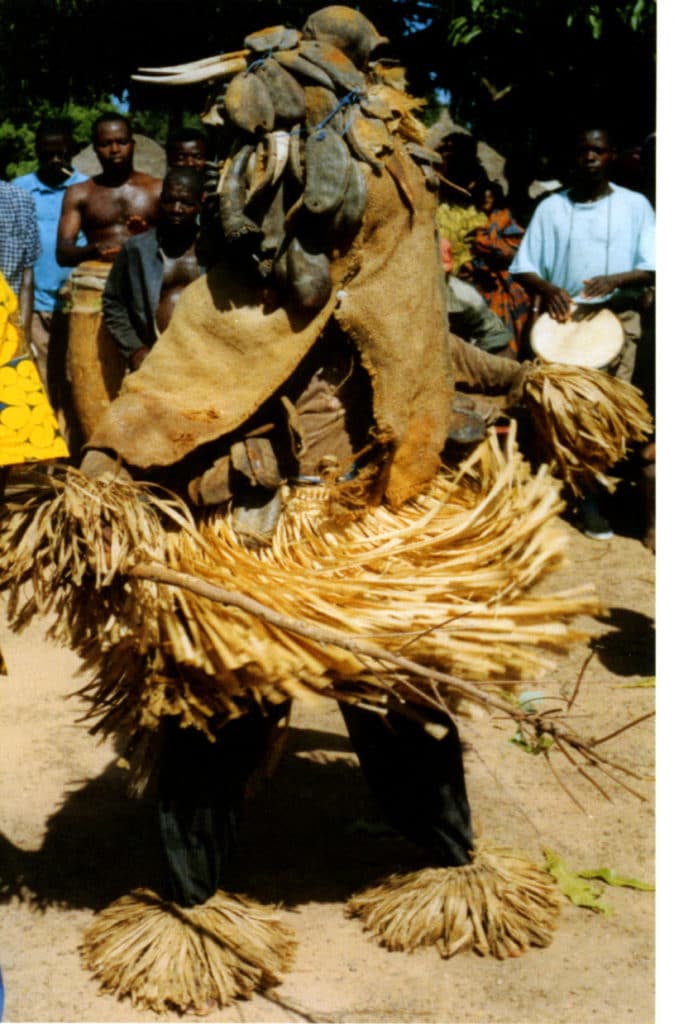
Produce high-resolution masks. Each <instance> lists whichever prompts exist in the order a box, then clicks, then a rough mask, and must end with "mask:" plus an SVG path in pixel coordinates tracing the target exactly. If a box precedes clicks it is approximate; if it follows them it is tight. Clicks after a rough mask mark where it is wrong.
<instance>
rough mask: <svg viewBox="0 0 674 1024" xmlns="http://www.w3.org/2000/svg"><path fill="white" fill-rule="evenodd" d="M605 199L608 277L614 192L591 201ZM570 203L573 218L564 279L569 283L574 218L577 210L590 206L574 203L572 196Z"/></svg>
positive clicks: (571, 219) (605, 264)
mask: <svg viewBox="0 0 674 1024" xmlns="http://www.w3.org/2000/svg"><path fill="white" fill-rule="evenodd" d="M604 198H605V199H606V241H605V251H604V274H605V275H606V276H608V271H609V253H610V248H611V212H612V205H613V204H612V202H611V200H612V199H613V190H611V191H609V192H608V194H607V195H606V196H601V197H600V198H599V199H594V200H591V202H593V203H599V202H601V200H602V199H604ZM569 202H570V203H571V216H570V218H569V236H568V238H567V242H566V254H565V258H564V279H565V280H567V281H568V279H569V266H570V263H571V243H572V241H573V227H574V218H575V214H576V209H577V208H578V207H581V206H587V205H589V204H587V203H576V202H574V200H573V199H571V196H570V195H569Z"/></svg>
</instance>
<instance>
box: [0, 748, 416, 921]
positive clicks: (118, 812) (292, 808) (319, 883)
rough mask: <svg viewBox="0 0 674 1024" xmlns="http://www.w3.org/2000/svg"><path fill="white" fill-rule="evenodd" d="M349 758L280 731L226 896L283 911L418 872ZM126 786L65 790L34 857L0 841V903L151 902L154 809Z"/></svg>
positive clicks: (114, 778) (158, 859) (122, 775)
mask: <svg viewBox="0 0 674 1024" xmlns="http://www.w3.org/2000/svg"><path fill="white" fill-rule="evenodd" d="M349 751H350V747H349V743H348V740H347V739H346V738H345V737H343V736H340V735H338V734H335V733H328V732H320V731H317V730H306V729H293V728H291V729H290V730H289V734H288V742H287V747H286V752H285V754H284V757H283V759H282V761H281V764H280V765H279V767H278V769H277V771H276V774H275V775H274V777H273V778H272V779H271V780H269V781H268V782H267V783H266V784H265V785H264V787H263V789H262V790H261V791H260V792H258V793H257V795H256V796H254V797H252V798H251V799H250V800H249V801H248V803H247V805H246V813H245V819H244V822H243V827H242V835H241V840H240V845H239V852H238V856H237V858H236V861H235V862H234V863H233V864H232V865H231V875H230V884H229V885H228V886H227V888H228V889H230V891H233V892H245V893H246V894H247V895H248V896H251V897H253V898H254V899H258V900H260V901H261V902H263V903H270V902H272V903H276V902H279V901H282V902H283V903H284V904H285V905H286V906H294V905H297V904H301V903H306V902H309V901H314V902H315V901H319V902H340V901H343V900H345V899H347V898H348V897H349V896H350V895H351V894H352V893H353V892H355V891H356V890H358V889H360V888H362V887H364V886H366V885H368V884H371V883H372V882H374V881H376V880H377V879H379V878H380V877H382V876H385V875H388V874H389V873H391V872H394V871H408V870H414V869H416V868H419V867H423V866H426V865H427V864H428V857H427V855H425V854H424V853H423V852H422V851H420V850H418V849H417V848H416V847H414V846H413V845H412V844H411V843H409V842H407V841H406V840H405V839H403V838H402V837H399V836H398V835H397V834H396V833H394V832H392V831H391V830H389V829H387V828H386V826H385V824H384V822H383V821H382V819H381V816H380V814H379V812H378V810H377V808H376V806H375V804H374V801H373V799H372V797H371V795H370V792H369V789H368V787H367V784H366V782H365V779H364V777H363V775H362V773H361V771H360V769H359V767H358V765H357V762H356V761H355V758H354V757H353V756H352V755H351V756H349V755H348V752H349ZM127 781H128V776H127V774H126V772H125V771H124V770H123V769H121V768H119V767H117V766H116V765H115V764H110V765H109V766H108V767H107V768H106V770H105V771H104V772H103V773H102V774H101V775H100V776H98V777H97V778H94V779H90V780H88V781H86V782H83V783H82V784H81V785H78V784H76V785H75V786H74V787H73V788H72V789H71V790H70V791H69V792H68V793H67V795H66V797H65V799H64V802H63V804H62V805H61V807H60V808H59V809H58V810H57V811H55V812H54V814H52V815H51V817H50V818H49V819H48V822H47V830H46V835H45V838H44V841H43V843H42V846H41V847H40V849H39V850H36V851H25V850H22V849H20V848H19V847H17V846H15V845H14V844H13V843H12V842H11V841H10V840H9V839H7V838H6V837H5V836H3V835H2V834H0V902H8V901H9V900H10V899H12V898H13V897H17V898H19V899H21V900H24V901H26V902H28V903H31V904H33V905H34V906H36V907H37V908H46V907H48V906H54V905H62V906H67V907H69V908H76V909H81V908H88V909H92V910H96V911H98V910H100V909H102V908H103V907H104V906H106V905H107V904H108V903H110V902H111V901H113V900H115V899H117V898H118V897H119V896H121V895H123V894H124V893H126V892H128V891H129V890H131V889H134V888H137V887H143V886H147V887H149V888H152V889H154V890H155V891H158V892H160V893H161V891H162V888H163V861H162V851H161V846H160V842H159V834H158V829H157V826H156V819H155V808H154V801H153V799H152V798H151V797H146V798H143V799H141V800H134V799H130V798H129V797H128V796H127V794H126V784H127Z"/></svg>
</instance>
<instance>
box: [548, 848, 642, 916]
mask: <svg viewBox="0 0 674 1024" xmlns="http://www.w3.org/2000/svg"><path fill="white" fill-rule="evenodd" d="M543 853H544V855H545V869H546V871H547V872H548V873H549V874H550V875H552V877H553V878H554V879H555V880H556V882H557V884H558V885H559V887H560V889H561V891H562V892H563V894H564V895H565V896H566V897H567V899H569V900H570V901H571V902H572V903H573V904H574V905H575V906H576V907H586V908H587V909H588V910H594V911H596V912H597V913H601V914H612V913H613V911H612V909H611V907H609V906H608V905H607V904H606V903H602V895H603V893H602V890H601V888H600V887H599V886H597V885H589V884H588V880H593V879H599V880H600V881H602V882H605V883H606V885H614V886H623V887H627V888H629V889H639V890H641V891H643V892H652V891H654V888H655V887H654V886H652V885H649V883H648V882H641V881H640V880H639V879H638V878H627V877H625V876H624V875H619V874H618V873H617V872H616V871H614V870H613V868H592V869H589V870H586V871H573V870H572V869H571V868H570V867H569V866H568V864H567V863H566V862H565V861H563V860H562V858H561V857H560V856H559V854H557V853H555V852H554V850H550V849H545V850H544V851H543Z"/></svg>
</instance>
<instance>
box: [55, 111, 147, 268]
mask: <svg viewBox="0 0 674 1024" xmlns="http://www.w3.org/2000/svg"><path fill="white" fill-rule="evenodd" d="M92 141H93V145H94V150H95V152H96V156H97V157H98V159H99V162H100V164H101V168H102V171H101V173H100V174H97V175H96V176H95V177H93V178H89V179H88V180H87V181H83V182H80V183H79V184H76V185H71V186H70V188H69V189H68V190H67V191H66V194H65V197H64V200H63V208H62V211H61V219H60V221H59V227H58V237H57V242H56V258H57V260H58V262H59V263H60V264H61V266H64V267H76V266H79V264H80V263H82V262H84V261H85V260H104V261H108V262H112V260H113V259H114V258H115V256H116V255H117V253H118V252H119V251H120V249H121V247H122V245H123V243H124V242H125V241H126V240H127V239H128V238H130V237H132V236H133V235H137V234H139V233H140V232H142V231H146V230H147V229H148V228H149V227H152V226H153V225H154V224H155V223H156V220H157V207H158V202H159V193H160V190H161V180H160V179H159V178H152V177H151V176H150V175H149V174H143V173H141V172H140V171H136V170H134V167H133V148H134V142H133V136H132V133H131V125H130V124H129V122H128V120H127V119H126V118H125V117H124V116H123V115H121V114H115V113H110V114H103V115H102V116H101V117H99V118H98V119H97V120H96V121H95V122H94V126H93V129H92ZM80 231H81V232H83V234H84V237H85V238H86V244H85V245H78V236H79V234H80Z"/></svg>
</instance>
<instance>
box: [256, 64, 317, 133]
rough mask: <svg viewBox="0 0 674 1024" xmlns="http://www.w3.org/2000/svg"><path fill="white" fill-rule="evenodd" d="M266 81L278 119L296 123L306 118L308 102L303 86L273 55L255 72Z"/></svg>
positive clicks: (257, 76)
mask: <svg viewBox="0 0 674 1024" xmlns="http://www.w3.org/2000/svg"><path fill="white" fill-rule="evenodd" d="M253 74H254V75H255V77H256V78H258V79H259V80H260V81H262V82H264V84H265V86H266V88H267V91H268V93H269V95H270V97H271V101H272V104H273V106H274V112H275V115H276V120H277V121H281V122H285V123H287V124H295V122H297V121H302V120H303V119H304V114H305V111H306V102H305V99H304V90H303V89H302V86H301V85H300V84H299V83H298V82H297V81H296V80H295V78H293V76H292V75H291V74H290V72H288V71H286V70H285V68H282V67H281V65H280V64H278V63H277V62H276V61H275V60H274V58H273V57H269V58H268V59H267V60H265V61H264V62H263V63H262V64H260V65H259V66H258V67H256V68H255V71H254V72H253Z"/></svg>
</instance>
